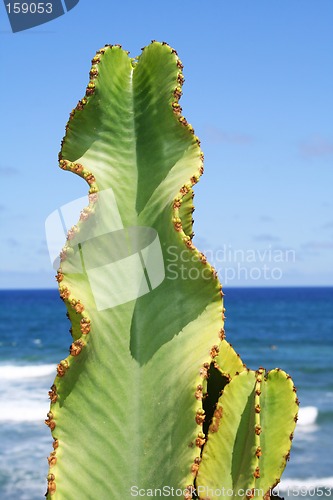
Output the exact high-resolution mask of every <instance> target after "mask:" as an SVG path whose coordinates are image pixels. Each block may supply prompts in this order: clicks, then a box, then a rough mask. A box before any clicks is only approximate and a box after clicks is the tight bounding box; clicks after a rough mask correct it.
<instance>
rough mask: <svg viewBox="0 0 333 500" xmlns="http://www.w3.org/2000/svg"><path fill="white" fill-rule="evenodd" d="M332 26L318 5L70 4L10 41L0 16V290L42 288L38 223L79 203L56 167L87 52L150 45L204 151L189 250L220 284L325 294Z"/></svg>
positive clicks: (46, 268) (331, 163)
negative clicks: (174, 68)
mask: <svg viewBox="0 0 333 500" xmlns="http://www.w3.org/2000/svg"><path fill="white" fill-rule="evenodd" d="M332 23H333V3H332V2H331V0H321V1H320V2H318V0H303V1H302V2H301V1H297V0H290V1H289V2H287V1H284V2H281V1H277V0H273V1H270V2H268V1H267V0H265V1H264V0H253V1H252V2H249V1H248V2H245V1H244V0H242V1H241V0H233V1H231V0H229V1H226V0H219V1H207V2H205V3H203V2H199V1H197V0H192V1H188V0H185V1H177V2H176V1H168V2H155V3H153V2H148V1H147V0H141V1H140V2H134V1H126V0H125V1H122V2H115V1H110V0H97V1H96V2H91V1H90V2H89V1H88V0H80V2H79V4H78V5H77V6H76V7H75V8H74V9H73V10H71V11H70V12H69V13H67V14H66V15H64V16H62V17H60V18H58V19H56V20H54V21H52V22H50V23H47V24H44V25H42V26H40V27H37V28H33V29H31V30H27V31H24V32H20V33H16V34H13V33H12V32H11V30H10V26H9V22H8V19H7V16H6V13H5V8H4V6H3V5H1V6H0V58H1V65H2V79H1V92H0V100H1V115H2V134H1V157H0V175H1V178H2V190H1V199H0V227H1V233H0V234H1V236H0V238H1V248H0V252H1V260H0V262H1V264H0V287H1V288H7V287H18V288H20V287H22V288H30V287H55V286H56V283H55V280H54V278H53V275H54V272H53V270H52V268H51V264H50V262H49V258H48V253H47V247H46V241H45V234H44V222H45V219H46V217H47V216H48V214H49V213H50V212H52V211H53V210H55V209H56V208H58V207H59V206H61V205H62V204H64V203H67V202H69V201H71V200H72V199H75V198H77V197H80V196H83V195H85V194H86V191H87V187H86V184H85V183H84V182H83V181H82V180H81V179H79V178H77V177H76V176H74V175H72V174H70V173H68V172H63V171H61V170H60V169H59V168H58V166H57V155H58V151H59V148H60V141H61V139H62V136H63V134H64V127H65V124H66V122H67V119H68V115H69V112H70V111H71V109H72V108H73V107H74V106H75V105H76V103H77V101H78V99H79V98H81V97H82V96H83V94H84V90H85V86H86V84H87V82H88V73H89V69H90V60H91V58H92V57H93V55H94V53H95V51H96V50H97V49H99V48H100V47H102V46H104V45H105V44H106V43H120V44H122V45H123V47H124V48H125V49H126V50H129V51H130V52H131V55H132V56H133V57H134V56H136V55H137V54H139V53H140V48H141V47H143V46H144V45H146V44H147V43H149V42H150V40H151V39H156V40H160V41H164V40H165V41H167V42H168V43H169V44H170V45H172V46H173V47H174V48H176V49H177V51H178V53H179V55H180V58H181V59H182V61H183V64H184V74H185V79H186V82H185V85H184V89H183V90H184V95H183V97H182V107H183V112H184V114H185V116H186V118H187V119H188V121H189V122H190V123H191V124H192V125H193V126H194V128H195V131H196V134H197V135H198V136H199V137H200V139H201V145H202V149H203V151H204V153H205V174H204V176H203V177H202V178H201V180H200V183H199V184H198V185H197V186H196V197H195V205H196V211H195V228H194V229H195V233H196V237H195V243H196V245H197V246H198V247H199V249H200V250H205V251H206V252H207V253H208V254H210V255H211V256H212V259H213V260H214V261H215V264H216V267H217V268H218V269H219V271H220V275H221V279H222V282H224V283H225V284H226V285H227V286H257V285H260V286H289V285H305V286H311V285H333V257H332V256H333V196H332V194H333V122H332V116H333V92H332V88H333V64H332V53H333V30H332ZM264 265H265V266H266V270H264V268H263V266H264ZM267 268H268V269H267ZM227 269H228V271H227ZM273 270H274V271H273Z"/></svg>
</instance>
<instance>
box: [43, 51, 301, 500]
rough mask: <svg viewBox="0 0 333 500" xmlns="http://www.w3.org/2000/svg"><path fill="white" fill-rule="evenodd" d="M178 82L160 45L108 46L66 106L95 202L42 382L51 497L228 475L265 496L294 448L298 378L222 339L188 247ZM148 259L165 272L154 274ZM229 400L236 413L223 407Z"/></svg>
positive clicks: (187, 174) (63, 266)
mask: <svg viewBox="0 0 333 500" xmlns="http://www.w3.org/2000/svg"><path fill="white" fill-rule="evenodd" d="M183 81H184V77H183V74H182V63H181V61H180V60H179V58H178V56H177V53H176V51H175V50H173V49H171V47H170V46H168V45H167V44H165V43H158V42H152V44H151V45H149V46H148V47H146V48H145V49H143V52H142V54H141V55H140V57H139V58H137V59H131V58H129V56H128V53H127V52H126V51H124V50H123V49H122V48H121V47H120V46H106V47H105V48H103V49H101V50H100V51H98V52H97V54H96V56H95V57H94V58H93V60H92V68H91V71H90V82H89V84H88V86H87V90H86V95H85V97H84V98H83V99H82V100H81V101H79V103H78V105H77V107H76V108H75V110H73V111H72V113H71V114H70V120H69V122H68V125H67V127H66V136H65V138H64V141H63V143H62V148H61V152H60V157H59V160H60V166H61V168H63V169H64V170H69V171H72V172H74V173H76V174H78V175H80V176H81V177H83V178H84V179H85V180H86V181H87V183H88V184H89V186H90V189H89V201H90V203H89V206H88V207H86V208H85V209H84V210H83V211H82V212H81V215H80V220H79V221H78V223H77V224H76V225H75V226H74V227H73V228H72V229H71V230H70V231H69V232H68V235H67V242H66V245H65V247H64V248H63V250H62V252H61V255H60V257H61V261H60V268H59V270H58V273H57V280H58V282H59V290H60V296H61V298H62V299H63V300H64V302H65V304H66V307H67V311H68V317H69V319H70V321H71V334H72V337H73V342H72V344H71V346H70V355H69V356H68V357H67V358H66V359H64V360H62V361H61V362H60V363H59V365H58V367H57V376H56V379H55V381H54V384H53V385H52V387H51V390H50V392H49V396H50V399H51V408H50V412H49V413H48V418H47V420H46V423H47V425H48V426H49V427H50V429H51V431H52V435H53V438H54V443H53V447H54V451H53V452H52V453H51V454H50V456H49V458H48V461H49V466H50V469H49V474H48V490H47V497H48V498H51V497H52V499H66V500H71V499H73V500H74V499H77V498H80V499H92V498H98V499H103V500H104V499H111V498H113V499H117V500H118V499H128V498H132V497H133V496H138V495H140V496H141V498H142V497H144V498H148V497H151V496H155V495H154V494H153V493H154V490H155V489H161V491H162V492H164V493H165V494H167V493H168V496H169V497H170V498H179V497H180V490H182V496H183V497H184V498H185V499H190V498H192V497H193V498H194V497H195V495H196V493H195V487H196V486H198V487H199V486H201V488H204V487H206V486H207V487H213V486H215V485H216V484H220V481H221V480H223V481H224V480H227V477H229V476H230V474H231V476H232V480H233V481H232V485H233V487H234V486H235V485H236V484H244V485H245V484H246V486H249V487H250V488H252V487H254V485H257V484H260V485H262V486H263V488H264V489H265V494H266V493H267V492H268V491H269V489H270V488H271V487H272V486H274V484H276V482H277V481H278V480H279V478H280V475H281V473H282V471H283V468H284V465H285V460H286V458H287V456H288V453H289V449H290V438H289V436H290V435H291V434H292V432H293V429H294V426H295V421H294V420H295V419H296V414H297V399H296V396H295V394H294V392H293V390H291V389H292V388H293V386H292V382H291V381H290V379H289V378H288V379H287V377H286V376H285V375H284V373H283V372H275V371H273V372H269V374H268V376H267V380H266V376H264V373H261V372H256V373H254V372H251V371H249V370H248V369H247V368H246V367H245V366H244V365H243V363H242V361H241V359H240V357H239V355H237V354H236V353H235V351H234V349H233V348H232V347H231V345H230V344H228V343H227V341H226V340H225V338H224V306H223V292H222V287H221V284H220V282H219V280H218V277H217V273H216V271H215V269H214V268H213V267H212V266H211V265H210V264H209V263H208V262H207V260H206V257H205V256H204V255H203V254H202V253H200V252H199V251H198V250H197V249H196V248H195V246H194V245H193V243H192V237H193V232H192V225H193V220H192V212H193V210H194V208H193V202H192V199H193V186H194V185H195V184H196V183H197V181H198V180H199V177H200V176H201V174H202V172H203V154H202V152H201V150H200V142H199V139H198V138H197V137H196V135H195V134H194V131H193V128H192V127H191V125H189V124H188V123H187V121H186V119H185V118H184V117H183V116H182V114H181V108H180V105H179V103H178V101H179V98H180V96H181V93H182V90H181V86H182V83H183ZM111 205H113V206H111ZM114 207H116V211H115V208H114ZM111 219H112V224H111V225H112V227H113V231H111V232H110V230H109V229H110V220H111ZM142 231H143V232H142ZM109 233H110V234H109ZM148 243H149V245H148ZM151 244H152V245H155V247H154V248H155V250H156V249H157V250H156V252H157V253H156V252H155V253H154V254H151V253H149V250H147V248H148V247H149V248H151V247H150V245H151ZM158 252H160V253H158ZM152 255H153V257H152ZM158 257H160V258H161V259H163V262H164V264H165V265H164V271H163V272H164V273H165V276H164V274H163V276H162V275H161V271H159V273H160V274H159V276H157V277H156V273H155V274H154V273H153V274H151V272H150V267H149V266H150V262H151V259H153V260H154V259H157V260H158ZM171 257H172V259H171ZM117 259H118V260H117ZM118 261H120V263H121V264H122V265H118V263H119V262H118ZM108 263H110V265H109V264H108ZM170 263H172V267H171V266H170V265H169V264H170ZM156 266H157V264H156ZM156 266H155V267H156ZM157 267H158V266H157ZM157 267H156V269H157ZM101 269H102V271H101ZM112 269H113V271H112ZM114 270H116V271H114ZM139 270H141V274H140V272H139ZM193 277H195V279H193ZM124 284H125V285H126V286H125V287H124ZM147 284H148V285H147ZM144 285H145V286H148V288H147V290H145V289H144ZM119 289H122V293H123V294H124V295H123V299H121V297H120V295H119V293H118V292H117V290H119ZM96 290H98V293H97V294H96V293H95V291H96ZM148 292H149V293H148ZM135 293H136V295H135ZM117 294H118V295H117ZM133 294H134V295H133ZM111 296H112V297H113V299H112V300H114V302H112V301H111V302H110V297H111ZM259 378H262V381H261V382H260V380H259ZM258 384H261V387H262V390H261V391H262V394H261V395H258V394H257V393H258V390H257V388H258ZM224 388H225V390H224V393H223V395H222V396H220V393H221V391H222V390H223V389H224ZM290 388H291V389H290ZM256 391H257V393H256ZM253 393H255V395H254V396H253ZM251 398H252V401H250V399H251ZM283 398H286V405H285V406H283V405H281V406H279V405H278V403H277V402H278V399H279V401H280V402H281V401H282V399H283ZM257 405H260V408H262V412H261V413H260V414H258V413H256V412H255V409H256V408H257ZM253 407H254V410H253ZM220 408H225V409H224V410H223V411H224V413H223V418H222V419H221V422H222V424H223V425H222V424H221V425H220V426H219V428H218V429H215V428H216V426H217V419H218V414H217V412H219V411H220ZM232 408H234V409H235V411H234V414H235V415H236V416H237V418H236V417H234V414H233V416H232V417H231V418H230V417H228V411H229V410H230V411H231V409H232ZM283 408H286V409H287V410H286V411H287V413H286V414H284V409H283ZM244 409H245V413H246V415H247V416H246V415H245V416H244V414H243V412H244ZM258 415H259V416H258ZM291 415H292V419H291ZM259 417H260V419H262V423H260V425H261V426H262V435H260V436H257V435H256V434H255V433H254V432H251V430H252V431H253V429H254V428H255V425H259V424H258V422H257V420H258V419H259ZM283 417H285V418H286V423H285V424H284V425H285V428H284V429H285V430H284V431H282V430H281V425H282V420H283ZM258 421H259V420H258ZM225 422H226V424H225ZM260 422H261V420H260ZM228 429H229V430H228ZM214 430H217V432H214ZM229 431H230V433H229ZM247 432H249V435H250V436H251V437H249V439H248V440H246V439H245V436H246V433H247ZM286 432H287V433H288V440H287V439H286ZM225 439H226V440H227V441H225ZM275 439H279V440H281V444H280V445H279V446H278V447H276V446H275V444H274V440H275ZM232 440H233V441H234V446H235V447H236V448H237V449H238V451H239V450H240V449H241V448H242V446H243V441H244V440H245V441H244V453H245V454H246V460H245V459H244V460H240V461H239V462H237V460H236V459H235V460H236V462H235V460H234V458H233V449H234V448H233V445H232ZM273 445H274V446H273ZM228 446H229V447H228ZM259 446H260V447H261V449H262V456H260V457H259V456H258V452H257V450H258V447H259ZM253 451H254V452H255V453H253ZM281 457H282V458H281ZM257 467H259V469H260V478H259V477H258V478H255V477H254V476H253V474H254V472H255V471H256V470H257ZM228 468H229V469H230V470H227V469H228ZM235 468H236V469H235ZM235 470H236V472H235ZM240 477H241V480H240V479H239V478H240ZM228 484H229V483H228ZM230 484H231V483H230ZM163 488H164V490H163ZM200 498H203V496H201V497H200ZM244 498H245V497H244Z"/></svg>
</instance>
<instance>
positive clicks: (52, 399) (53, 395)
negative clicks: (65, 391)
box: [49, 384, 58, 403]
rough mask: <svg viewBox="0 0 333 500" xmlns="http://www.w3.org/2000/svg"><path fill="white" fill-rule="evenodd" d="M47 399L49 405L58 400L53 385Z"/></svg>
mask: <svg viewBox="0 0 333 500" xmlns="http://www.w3.org/2000/svg"><path fill="white" fill-rule="evenodd" d="M49 398H50V400H51V403H55V402H56V401H57V399H58V394H57V388H56V386H55V385H54V384H53V385H52V386H51V389H50V390H49Z"/></svg>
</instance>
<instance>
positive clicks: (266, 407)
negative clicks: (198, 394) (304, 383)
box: [196, 368, 298, 500]
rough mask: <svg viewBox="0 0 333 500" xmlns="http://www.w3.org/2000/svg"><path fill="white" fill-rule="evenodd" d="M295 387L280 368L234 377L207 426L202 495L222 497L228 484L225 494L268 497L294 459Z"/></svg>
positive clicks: (199, 483) (199, 479)
mask: <svg viewBox="0 0 333 500" xmlns="http://www.w3.org/2000/svg"><path fill="white" fill-rule="evenodd" d="M295 392H296V391H295V387H294V385H293V383H292V381H291V378H290V376H289V375H287V374H286V373H285V372H283V371H282V370H280V369H276V370H272V371H270V372H268V373H265V370H263V369H261V368H260V369H259V370H258V371H257V372H254V371H251V370H245V371H242V372H241V373H239V374H238V376H234V377H233V378H232V380H231V382H230V383H229V384H228V385H227V386H226V387H225V389H224V391H223V394H222V395H221V396H220V398H219V400H218V403H217V405H216V409H215V412H214V416H213V419H212V423H211V425H210V428H209V431H208V440H207V443H206V445H205V446H204V449H203V453H202V459H201V464H200V467H199V471H198V476H197V481H196V483H197V491H198V493H199V494H200V493H205V497H209V498H210V499H211V500H213V499H215V498H220V497H221V494H220V492H221V487H223V488H224V496H225V497H228V496H229V497H230V496H232V497H233V498H254V497H255V498H267V495H268V494H269V492H270V490H271V489H273V487H274V486H275V485H276V484H277V483H278V482H279V479H280V477H281V474H282V472H283V470H284V468H285V465H286V462H287V460H288V459H289V453H290V448H291V441H292V439H293V431H294V428H295V425H296V420H297V416H296V415H297V410H298V405H297V400H296V396H295ZM222 491H223V490H222ZM228 492H229V493H228ZM230 492H234V493H233V494H230Z"/></svg>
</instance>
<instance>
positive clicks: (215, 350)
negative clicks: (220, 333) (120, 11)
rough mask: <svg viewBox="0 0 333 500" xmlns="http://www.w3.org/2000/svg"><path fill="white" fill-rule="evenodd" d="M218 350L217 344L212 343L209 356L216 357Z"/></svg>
mask: <svg viewBox="0 0 333 500" xmlns="http://www.w3.org/2000/svg"><path fill="white" fill-rule="evenodd" d="M219 352H220V349H219V346H218V345H213V347H212V348H211V350H210V356H211V358H212V359H214V358H216V356H217V355H218V353H219Z"/></svg>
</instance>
